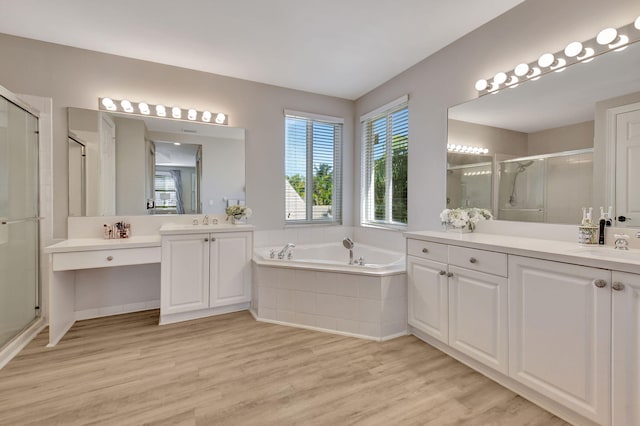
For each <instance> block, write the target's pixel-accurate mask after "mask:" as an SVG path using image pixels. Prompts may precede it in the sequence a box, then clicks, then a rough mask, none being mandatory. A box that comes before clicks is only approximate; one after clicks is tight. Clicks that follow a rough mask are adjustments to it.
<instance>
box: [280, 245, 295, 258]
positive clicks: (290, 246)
mask: <svg viewBox="0 0 640 426" xmlns="http://www.w3.org/2000/svg"><path fill="white" fill-rule="evenodd" d="M295 246H296V245H295V244H293V243H287V244H286V245H285V246H284V247H282V250H280V251H279V252H278V259H284V257H285V256H286V255H287V253H288V252H289V249H292V248H294V247H295Z"/></svg>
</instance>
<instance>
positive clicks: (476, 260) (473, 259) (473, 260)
mask: <svg viewBox="0 0 640 426" xmlns="http://www.w3.org/2000/svg"><path fill="white" fill-rule="evenodd" d="M469 262H471V263H476V262H478V259H476V258H475V257H472V258H470V259H469Z"/></svg>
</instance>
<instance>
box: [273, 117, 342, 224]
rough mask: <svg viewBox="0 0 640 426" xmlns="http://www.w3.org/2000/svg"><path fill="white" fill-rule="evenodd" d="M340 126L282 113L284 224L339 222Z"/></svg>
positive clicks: (327, 120)
mask: <svg viewBox="0 0 640 426" xmlns="http://www.w3.org/2000/svg"><path fill="white" fill-rule="evenodd" d="M342 123H343V120H342V119H340V118H333V117H326V116H320V115H315V114H307V113H300V112H295V111H285V222H286V223H289V224H292V223H327V222H329V223H334V222H335V223H341V221H342Z"/></svg>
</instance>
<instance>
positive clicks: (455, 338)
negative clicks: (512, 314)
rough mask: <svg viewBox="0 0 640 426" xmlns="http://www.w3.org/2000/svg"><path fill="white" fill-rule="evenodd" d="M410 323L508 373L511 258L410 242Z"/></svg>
mask: <svg viewBox="0 0 640 426" xmlns="http://www.w3.org/2000/svg"><path fill="white" fill-rule="evenodd" d="M407 251H408V256H407V276H408V284H409V288H408V290H409V293H408V295H409V297H408V300H409V306H408V308H409V309H408V312H409V325H411V326H413V327H415V328H416V329H418V330H420V331H422V332H424V333H426V334H428V335H430V336H432V337H434V338H436V339H438V340H440V341H441V342H443V343H445V344H447V345H449V346H451V347H453V348H455V349H457V350H459V351H460V352H462V353H464V354H466V355H468V356H469V357H471V358H473V359H475V360H477V361H479V362H482V363H483V364H486V365H488V366H490V367H492V368H494V369H496V370H498V371H501V372H504V373H507V369H508V363H507V358H508V346H507V338H508V332H507V278H506V270H507V258H506V255H504V254H502V253H494V252H487V251H481V250H474V249H463V248H461V247H455V246H448V245H446V244H437V243H430V242H426V241H419V240H412V239H409V240H407Z"/></svg>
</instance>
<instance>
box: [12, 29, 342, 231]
mask: <svg viewBox="0 0 640 426" xmlns="http://www.w3.org/2000/svg"><path fill="white" fill-rule="evenodd" d="M0 58H2V66H1V67H0V85H2V86H4V87H6V88H7V89H9V90H11V91H13V92H17V93H26V94H32V95H38V96H46V97H52V98H53V126H54V135H53V150H54V152H53V156H54V158H53V163H54V181H53V192H54V199H55V202H54V230H55V231H54V232H55V235H56V237H65V236H66V234H67V232H66V218H67V210H68V207H67V206H68V204H67V193H68V189H67V169H68V163H67V117H66V108H67V107H76V108H88V109H97V107H98V97H105V96H108V97H112V98H115V99H125V98H126V99H130V100H132V101H146V102H149V103H152V104H165V105H180V106H183V107H192V108H195V109H198V110H210V111H224V112H226V113H228V114H229V125H230V126H233V127H243V128H245V129H246V130H247V132H246V152H247V155H246V168H247V182H246V184H247V195H246V196H247V205H249V206H250V207H251V208H252V209H253V211H254V214H253V216H252V218H251V223H253V224H255V225H256V226H257V227H258V228H259V229H275V228H282V227H283V226H284V179H282V175H283V171H284V115H283V111H284V109H285V108H287V109H292V110H297V111H307V112H312V113H318V114H324V115H331V116H337V117H343V118H344V120H345V125H344V135H343V136H344V141H345V146H344V164H345V166H346V167H344V169H345V170H349V167H348V165H349V164H352V162H353V147H352V144H351V141H353V102H352V101H349V100H344V99H339V98H334V97H330V96H322V95H316V94H311V93H307V92H302V91H298V90H290V89H283V88H280V87H275V86H269V85H266V84H259V83H254V82H249V81H245V80H239V79H234V78H229V77H223V76H219V75H214V74H208V73H204V72H199V71H192V70H186V69H183V68H178V67H172V66H166V65H160V64H155V63H151V62H146V61H139V60H134V59H127V58H123V57H119V56H114V55H107V54H102V53H96V52H91V51H87V50H82V49H76V48H71V47H66V46H61V45H55V44H51V43H43V42H39V41H34V40H28V39H24V38H19V37H13V36H8V35H0ZM352 188H353V185H352V180H351V176H350V175H349V174H347V175H345V179H344V209H345V215H344V216H345V222H346V224H349V222H350V218H351V217H353V215H352V205H353V204H352V198H353V197H352Z"/></svg>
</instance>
